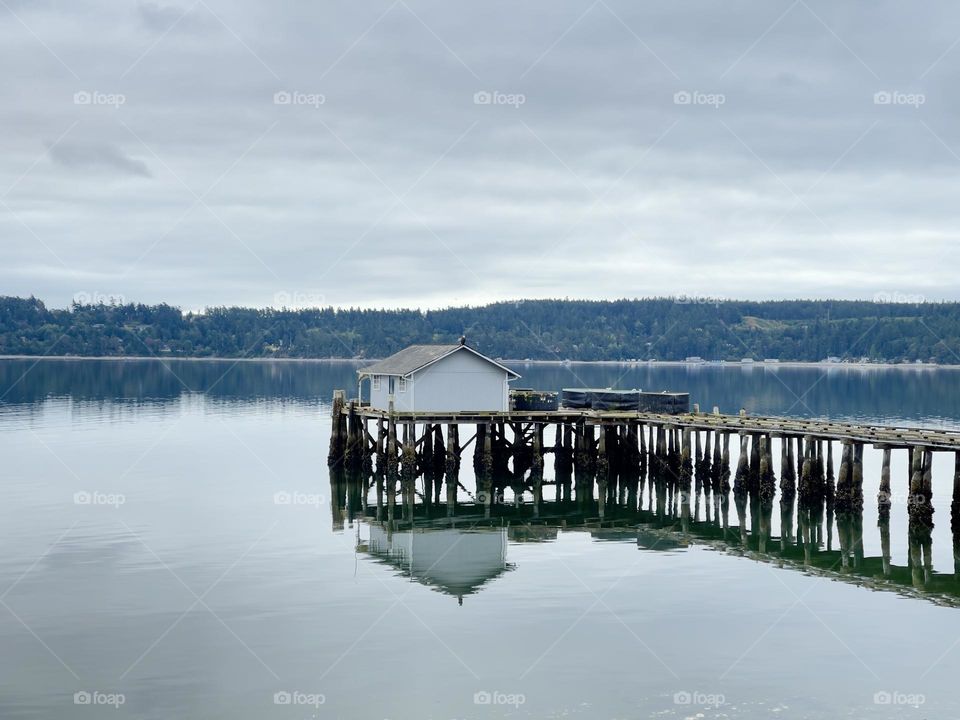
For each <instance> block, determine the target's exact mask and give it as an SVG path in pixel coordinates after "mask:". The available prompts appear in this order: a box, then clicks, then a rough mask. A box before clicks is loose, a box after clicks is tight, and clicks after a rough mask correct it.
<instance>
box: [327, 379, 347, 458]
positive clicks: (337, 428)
mask: <svg viewBox="0 0 960 720" xmlns="http://www.w3.org/2000/svg"><path fill="white" fill-rule="evenodd" d="M345 401H346V392H344V391H343V390H334V391H333V409H332V410H331V413H330V424H331V428H330V449H329V452H328V453H327V464H328V465H330V466H334V465H340V464H341V463H342V462H343V455H344V452H345V451H346V429H345V426H344V422H345V420H344V415H343V406H344V402H345Z"/></svg>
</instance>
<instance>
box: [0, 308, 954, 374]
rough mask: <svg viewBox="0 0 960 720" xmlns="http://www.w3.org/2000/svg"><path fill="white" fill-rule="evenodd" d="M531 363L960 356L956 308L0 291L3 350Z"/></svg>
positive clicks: (936, 358)
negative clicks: (192, 298) (228, 299)
mask: <svg viewBox="0 0 960 720" xmlns="http://www.w3.org/2000/svg"><path fill="white" fill-rule="evenodd" d="M461 335H466V336H467V338H468V342H469V343H470V345H472V346H473V347H476V348H478V349H479V350H481V351H482V352H484V353H487V354H489V355H491V356H494V357H504V358H514V359H526V358H529V359H534V360H565V359H569V360H648V359H657V360H684V359H685V358H688V357H691V356H696V357H701V358H703V359H704V360H708V361H710V360H739V359H741V358H744V357H750V358H755V359H758V360H759V359H763V358H776V359H778V360H782V361H802V362H815V361H820V360H824V359H826V358H828V357H829V358H838V359H841V360H860V359H863V358H866V359H869V360H871V361H874V362H893V363H896V362H913V361H915V360H923V361H926V362H938V363H944V364H956V363H960V304H958V303H916V304H907V303H894V302H866V301H836V300H784V301H769V302H757V301H734V300H725V301H719V300H718V301H714V302H696V301H690V300H688V299H686V298H678V299H675V298H648V299H637V300H615V301H585V300H525V301H519V302H499V303H493V304H490V305H485V306H478V307H458V308H446V309H442V310H427V311H422V312H421V311H420V310H370V309H363V310H362V309H352V308H340V309H335V308H310V309H271V308H267V309H255V308H238V307H214V308H208V309H207V310H205V311H203V312H200V313H190V312H183V311H181V310H180V309H179V308H176V307H173V306H170V305H167V304H160V305H143V304H134V303H128V304H77V303H75V304H73V305H72V306H71V307H70V308H66V309H61V308H48V307H47V306H46V305H45V304H44V303H43V302H42V301H41V300H39V299H37V298H32V297H31V298H17V297H0V355H29V356H39V355H56V356H83V357H97V356H106V357H125V356H146V357H151V356H156V357H200V358H202V357H224V358H240V357H247V358H265V357H271V358H373V357H384V356H386V355H389V354H391V353H393V352H396V351H397V350H399V349H401V348H403V347H405V346H407V345H409V344H411V343H447V342H456V341H457V339H458V338H459V337H460V336H461Z"/></svg>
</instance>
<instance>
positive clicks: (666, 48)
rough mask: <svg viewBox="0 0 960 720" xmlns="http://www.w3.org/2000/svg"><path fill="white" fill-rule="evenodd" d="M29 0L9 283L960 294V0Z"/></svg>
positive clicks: (10, 146)
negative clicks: (60, 0) (316, 0)
mask: <svg viewBox="0 0 960 720" xmlns="http://www.w3.org/2000/svg"><path fill="white" fill-rule="evenodd" d="M11 7H12V8H13V12H15V13H16V14H17V15H18V17H19V19H20V20H22V21H23V23H25V24H26V25H27V26H28V27H29V28H30V30H32V31H33V32H30V31H28V30H27V28H25V27H24V25H23V24H21V23H20V22H18V21H17V19H15V18H13V17H12V16H11V15H10V12H9V11H8V10H7V9H4V8H0V58H2V61H3V62H4V66H5V67H11V68H14V71H13V72H12V73H10V77H9V78H8V81H7V82H5V84H4V85H3V86H2V87H0V102H2V103H3V105H4V107H6V108H8V111H7V112H6V113H4V114H3V116H0V151H2V152H3V154H4V158H5V159H6V162H5V163H4V164H3V167H2V168H0V195H2V196H3V198H4V203H5V204H6V205H7V206H8V207H9V208H10V210H9V211H8V210H7V209H6V208H5V207H4V206H3V205H0V230H2V231H3V236H4V238H5V240H4V243H3V244H2V245H0V260H2V262H0V268H2V269H0V279H2V282H3V287H4V288H5V291H6V292H16V293H20V294H30V293H31V292H33V293H37V294H38V295H40V296H42V297H44V298H45V299H47V300H48V301H50V302H52V303H53V304H60V305H63V304H66V303H67V302H69V299H70V298H71V297H72V296H73V295H74V293H76V292H78V291H93V290H96V291H100V292H104V293H109V294H120V295H124V296H126V297H128V298H135V299H142V300H144V301H159V300H169V301H172V302H175V303H180V304H183V305H184V306H187V307H199V306H203V305H204V304H222V303H249V304H257V305H264V304H271V303H273V301H274V297H275V296H276V295H277V294H278V293H288V294H289V293H296V292H301V293H303V294H304V295H306V296H314V295H317V294H322V295H323V296H324V297H325V298H326V299H327V301H329V302H333V303H338V304H345V305H408V304H414V305H416V304H420V305H428V304H430V305H436V304H447V303H452V302H482V301H487V300H491V299H496V298H499V297H509V298H517V297H534V296H571V297H574V296H576V297H587V296H593V297H618V296H635V295H650V294H668V293H686V294H703V295H711V296H725V297H734V296H741V297H782V296H826V295H833V296H840V297H872V296H873V295H874V293H876V292H878V291H880V290H885V291H890V290H899V291H901V292H904V293H911V292H916V293H921V294H924V295H925V296H926V297H928V298H954V299H956V298H957V297H958V296H960V292H958V286H957V280H956V276H955V273H953V272H952V271H951V268H952V267H955V266H956V262H957V259H958V258H957V247H958V240H960V238H958V231H957V227H958V224H957V221H958V216H957V212H958V211H957V210H956V209H955V208H956V203H955V201H954V198H955V197H956V196H957V193H958V190H960V187H958V179H957V178H958V170H960V126H958V125H957V123H956V121H955V120H956V113H957V109H958V99H957V96H956V93H955V91H954V89H953V88H954V87H955V82H954V79H955V77H956V75H957V69H958V64H960V44H957V45H954V43H955V42H956V41H957V39H958V37H960V9H957V8H956V7H955V6H954V5H951V4H949V3H946V2H935V3H928V4H924V5H922V6H916V7H909V8H908V7H905V6H903V5H902V4H900V3H895V2H879V3H875V4H872V5H871V8H870V12H869V13H866V12H864V11H863V10H862V9H859V8H856V7H854V6H844V5H838V4H835V3H827V2H823V1H821V2H800V3H795V4H791V3H790V2H778V3H766V2H759V0H750V1H749V2H748V1H740V2H734V3H725V4H717V3H712V2H711V3H708V2H692V3H684V4H682V5H679V4H677V3H669V2H658V3H643V4H637V3H629V2H627V1H626V0H619V1H615V0H604V1H603V2H598V3H594V4H591V3H573V2H561V3H546V2H542V3H532V4H531V3H527V4H524V5H523V6H520V7H518V6H516V4H514V3H508V2H506V1H505V0H503V1H499V2H493V3H487V4H484V5H482V6H479V5H478V6H467V7H464V6H456V7H455V6H453V5H451V4H449V3H442V2H439V0H426V1H424V0H404V2H398V3H395V4H394V3H391V2H387V1H386V0H384V1H383V2H379V3H376V4H373V3H371V4H356V3H350V2H346V1H341V2H334V3H324V4H322V5H319V4H316V5H315V4H310V3H299V2H278V3H273V4H270V6H269V7H266V6H237V5H236V4H232V3H227V2H226V1H225V0H217V1H214V0H209V1H207V2H205V3H201V4H198V5H192V4H189V3H185V4H183V5H179V4H173V3H170V4H165V3H156V2H154V3H147V2H144V3H140V4H139V5H133V6H122V5H117V4H116V3H108V2H106V1H105V0H104V1H102V2H100V1H92V0H91V1H87V2H80V3H77V4H76V5H71V6H70V7H68V8H60V7H58V6H54V5H53V4H44V3H39V2H37V3H22V4H20V5H11ZM187 9H189V12H188V13H187V14H186V15H183V13H184V10H187ZM181 16H182V19H180V18H181ZM34 33H35V35H34ZM38 38H39V39H38ZM77 92H89V93H100V95H99V96H98V97H109V96H111V95H114V96H116V95H122V96H123V97H124V98H125V102H124V103H123V104H122V105H119V106H116V105H115V106H110V105H109V104H108V103H106V102H104V103H100V104H97V103H94V102H91V103H89V104H77V103H76V102H74V95H75V93H77ZM278 93H281V95H277V94H278ZM478 93H486V95H483V94H481V95H477V94H478ZM494 93H500V95H495V94H494ZM518 94H519V95H522V96H523V102H522V103H521V102H519V101H518V100H517V98H516V97H514V98H513V100H512V101H511V96H516V95H518ZM475 97H476V98H477V99H478V100H479V101H480V104H477V103H476V102H475ZM275 98H277V99H278V100H279V102H275ZM721 98H722V101H721ZM284 99H288V100H289V102H283V100H284ZM486 99H489V100H490V102H484V101H485V100H486ZM685 101H686V102H685ZM64 133H65V135H64ZM62 135H63V137H62V139H60V140H59V141H57V138H61V136H62ZM44 143H47V144H49V145H51V146H52V147H51V149H50V150H49V157H50V159H51V160H52V162H43V161H42V157H43V156H42V155H41V151H42V148H43V144H44ZM38 155H39V156H40V158H41V159H40V161H38ZM65 169H66V170H69V171H68V172H65ZM80 174H82V175H83V180H84V181H83V182H82V183H78V182H77V177H78V175H80ZM147 174H149V175H151V176H152V177H151V179H150V182H149V183H145V182H139V181H135V182H129V181H127V182H121V180H122V179H123V178H124V177H126V178H127V179H128V180H129V179H130V177H129V176H131V175H133V176H144V175H147ZM8 188H9V190H8ZM5 192H6V193H7V194H6V195H3V193H5ZM80 248H83V250H82V251H81V250H80ZM58 258H59V259H58ZM41 270H42V271H41ZM178 278H189V282H178V280H177V279H178ZM94 282H95V283H97V285H98V287H86V285H89V284H91V283H94ZM81 283H85V284H86V285H81ZM100 285H102V287H100Z"/></svg>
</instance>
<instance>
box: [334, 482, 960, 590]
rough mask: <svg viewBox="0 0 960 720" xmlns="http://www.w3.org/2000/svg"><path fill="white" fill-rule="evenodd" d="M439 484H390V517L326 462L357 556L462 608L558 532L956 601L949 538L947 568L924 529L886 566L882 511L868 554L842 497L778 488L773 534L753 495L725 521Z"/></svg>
mask: <svg viewBox="0 0 960 720" xmlns="http://www.w3.org/2000/svg"><path fill="white" fill-rule="evenodd" d="M831 472H832V470H831ZM447 484H449V483H444V482H442V481H439V480H437V479H433V481H432V482H431V483H430V484H429V487H426V486H424V487H423V489H421V488H419V487H415V488H414V489H413V491H408V490H405V489H403V488H402V487H398V488H397V489H396V503H395V509H396V511H395V513H393V517H392V519H391V518H390V517H388V512H387V508H388V506H390V505H391V503H390V502H389V500H390V498H388V497H386V492H385V485H384V483H383V478H382V477H380V476H378V475H377V474H376V473H373V472H370V473H363V472H348V471H345V470H343V469H342V468H340V469H332V472H331V491H332V492H331V510H332V519H333V525H334V528H335V529H344V528H345V527H347V526H355V525H359V529H358V550H359V551H361V552H363V553H366V554H367V555H368V556H369V557H370V558H371V559H372V560H374V561H375V562H377V563H379V564H382V565H384V566H387V567H390V568H392V569H393V570H394V571H395V572H397V573H399V574H402V575H404V576H406V577H409V578H410V579H411V580H412V581H416V582H419V583H422V584H423V585H426V586H428V587H430V588H432V589H434V590H436V591H437V592H441V593H444V594H447V595H450V596H452V597H456V598H457V599H458V601H459V602H461V603H462V602H463V599H464V598H465V597H467V596H470V595H473V594H476V593H478V592H480V591H482V590H483V589H484V588H485V587H487V586H488V585H489V584H490V583H492V582H495V581H497V579H498V578H500V577H501V576H502V575H504V573H507V572H509V571H511V570H514V569H516V570H518V571H521V572H522V567H520V568H515V567H514V566H513V565H511V564H510V563H509V562H508V554H509V545H510V544H511V543H536V542H553V541H556V539H557V537H558V533H560V532H586V533H589V534H590V535H591V536H592V538H593V539H594V540H596V541H615V542H635V543H636V546H637V548H638V550H641V551H664V552H668V551H683V550H684V549H686V548H688V547H690V546H692V545H702V546H708V547H711V548H713V549H715V550H719V551H722V552H727V553H730V554H734V555H740V556H748V557H750V558H751V559H752V560H755V561H764V562H770V563H774V564H776V565H777V566H778V567H782V568H787V569H794V570H796V571H798V572H804V573H806V574H814V575H817V576H822V577H828V578H830V579H833V580H838V581H842V582H848V583H852V584H855V585H858V586H861V587H864V588H868V589H872V590H876V591H888V592H898V593H901V594H903V595H907V596H911V597H917V598H925V599H927V600H929V601H932V602H935V603H938V604H942V605H949V606H956V607H960V533H955V534H954V542H953V546H954V547H953V549H954V558H955V567H954V568H953V570H954V572H950V573H943V572H935V571H934V569H933V563H932V560H931V549H932V539H931V534H930V532H929V529H924V528H920V529H918V528H914V529H913V530H912V531H911V532H910V533H909V537H908V538H907V550H908V552H907V554H906V557H907V564H906V565H897V564H894V563H893V562H892V561H891V550H890V548H891V532H890V522H889V517H884V515H883V514H882V513H881V517H880V521H879V522H878V524H877V527H876V529H875V530H874V531H875V532H878V533H879V539H880V548H881V552H880V554H879V555H875V556H867V555H866V554H865V553H864V531H865V529H864V523H863V506H862V502H852V503H848V504H846V505H844V506H843V508H842V509H841V511H839V512H836V513H835V515H834V513H833V512H832V508H831V511H830V512H824V509H825V507H823V506H819V507H813V508H809V507H808V508H806V509H804V508H803V507H802V505H801V503H796V505H795V504H794V503H793V502H792V497H791V493H790V492H789V488H788V492H787V493H786V494H785V496H784V495H782V496H781V502H780V503H779V507H778V508H777V510H778V513H779V515H780V517H781V524H780V527H781V528H782V529H783V532H782V533H780V534H779V535H777V534H774V533H773V532H772V531H771V524H772V523H771V520H772V517H773V512H774V504H773V503H772V502H769V501H765V500H763V499H761V498H759V497H758V498H756V499H754V498H751V497H750V496H749V495H747V496H746V497H744V498H743V500H742V501H741V500H737V498H736V497H734V500H735V502H734V503H733V505H734V506H735V508H736V518H728V517H727V513H726V512H725V511H726V509H727V508H729V505H730V504H731V503H730V502H729V497H725V495H735V493H734V492H728V493H723V492H720V493H718V494H717V495H719V497H717V496H714V497H710V498H707V497H704V498H693V497H691V496H690V495H686V494H684V495H682V496H680V497H676V498H674V497H672V496H671V497H670V498H668V497H667V495H666V493H665V492H663V493H661V492H658V489H657V487H656V485H655V484H651V485H647V486H646V487H644V484H643V483H637V482H636V481H633V482H626V483H597V482H592V483H591V482H589V480H588V479H587V478H582V479H581V480H580V481H579V482H577V483H576V484H575V486H574V488H571V487H569V484H568V483H563V482H555V481H542V482H541V488H540V492H539V493H538V494H537V496H536V497H537V501H536V502H534V501H533V497H534V494H533V487H532V485H529V484H528V485H527V486H526V487H525V489H524V488H522V487H517V482H516V479H515V478H510V479H509V480H506V481H504V482H502V483H493V484H492V490H491V492H492V493H493V495H494V498H493V502H489V503H487V502H484V501H483V498H482V491H476V492H471V491H469V490H468V488H465V487H464V486H463V485H462V484H460V483H459V481H457V483H456V485H451V487H450V492H442V491H441V486H442V485H447ZM550 486H553V487H552V488H551V487H550ZM508 487H514V489H515V490H516V491H517V495H516V496H515V498H514V497H513V496H511V495H505V493H504V490H505V489H506V488H508ZM424 490H428V492H424ZM698 495H699V493H698ZM441 498H447V500H450V498H453V500H452V501H449V502H445V501H441ZM505 498H511V499H509V500H506V501H505ZM815 505H816V503H815ZM824 505H825V504H824ZM692 508H693V509H695V510H696V512H694V511H693V509H692ZM721 508H722V509H721ZM707 511H709V512H707ZM832 515H833V517H831V516H832Z"/></svg>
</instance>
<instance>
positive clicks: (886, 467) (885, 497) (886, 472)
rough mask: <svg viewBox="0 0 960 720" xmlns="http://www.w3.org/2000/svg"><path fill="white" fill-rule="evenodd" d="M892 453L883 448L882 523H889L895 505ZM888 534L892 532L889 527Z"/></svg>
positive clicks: (879, 510) (879, 502)
mask: <svg viewBox="0 0 960 720" xmlns="http://www.w3.org/2000/svg"><path fill="white" fill-rule="evenodd" d="M890 453H891V451H890V448H888V447H885V448H883V461H882V463H881V466H880V492H878V493H877V516H878V518H879V521H880V522H881V523H882V522H884V521H887V522H889V520H890V506H891V505H892V504H893V498H892V496H891V495H890ZM958 457H960V455H958ZM887 532H888V533H889V532H890V528H889V526H888V527H887Z"/></svg>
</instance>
